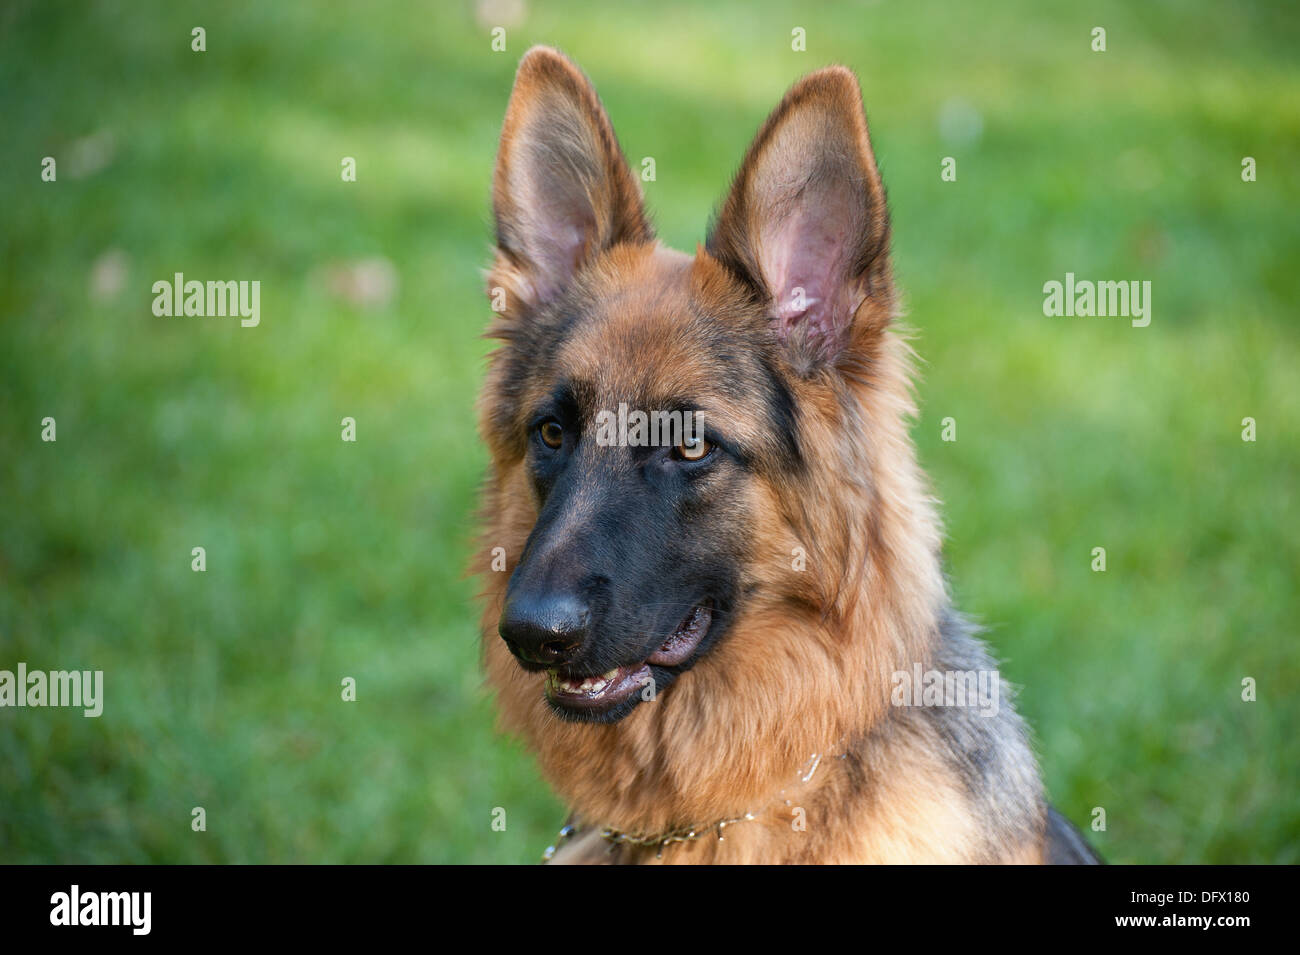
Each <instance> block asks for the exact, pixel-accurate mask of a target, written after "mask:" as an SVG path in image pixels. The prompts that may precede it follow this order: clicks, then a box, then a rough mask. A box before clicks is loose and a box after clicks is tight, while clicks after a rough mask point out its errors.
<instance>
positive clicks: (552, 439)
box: [537, 419, 564, 450]
mask: <svg viewBox="0 0 1300 955" xmlns="http://www.w3.org/2000/svg"><path fill="white" fill-rule="evenodd" d="M537 435H538V437H540V438H541V439H542V444H544V445H546V446H547V447H548V448H551V449H552V450H555V449H558V448H559V447H560V445H562V444H564V429H563V428H561V427H560V423H559V422H558V421H556V420H554V419H551V420H548V421H543V422H542V423H541V424H539V425H538V426H537Z"/></svg>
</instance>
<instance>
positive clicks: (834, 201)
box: [706, 66, 894, 365]
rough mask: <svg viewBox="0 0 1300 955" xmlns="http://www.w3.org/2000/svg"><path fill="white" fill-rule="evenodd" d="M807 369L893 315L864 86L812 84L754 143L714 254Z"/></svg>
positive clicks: (852, 80)
mask: <svg viewBox="0 0 1300 955" xmlns="http://www.w3.org/2000/svg"><path fill="white" fill-rule="evenodd" d="M706 248H707V249H708V251H709V253H710V254H711V255H712V256H713V257H714V258H716V259H718V260H719V261H720V262H721V263H722V264H723V265H725V266H727V267H728V268H729V269H730V270H731V271H732V273H733V274H735V275H736V276H738V277H739V278H740V279H741V280H742V281H743V282H744V283H745V284H746V285H747V286H748V287H749V288H750V289H751V291H752V292H753V293H754V294H755V295H756V296H757V297H758V298H759V299H760V300H762V301H763V302H764V303H765V304H766V305H767V307H768V309H769V315H770V317H771V319H772V322H773V326H774V328H775V329H776V331H777V334H778V336H779V337H780V338H781V339H782V340H783V341H785V342H786V343H787V344H788V345H789V346H790V348H791V349H792V350H793V351H794V352H795V353H796V355H797V356H798V357H799V359H800V364H805V365H811V364H814V363H816V362H819V361H831V362H834V361H835V360H836V359H838V358H839V357H840V356H841V355H842V354H843V353H844V352H845V351H846V349H850V348H851V347H852V346H853V345H855V344H861V345H867V344H868V343H869V342H870V341H873V340H874V339H875V338H876V337H877V336H878V333H879V332H880V330H881V329H883V328H884V327H885V326H886V325H887V324H888V323H889V320H890V317H891V315H892V312H893V307H894V301H893V284H892V281H891V279H890V273H889V252H888V250H889V216H888V212H887V211H886V209H885V190H884V186H883V185H882V183H881V181H880V173H879V172H878V171H877V169H876V161H875V158H874V156H873V155H872V152H871V141H870V139H869V138H868V135H867V122H866V118H865V117H864V116H863V111H862V93H861V91H860V90H859V88H858V81H857V78H856V77H855V76H854V75H853V74H852V73H851V72H850V71H849V70H847V69H845V68H844V67H841V66H833V67H827V68H826V69H822V70H818V71H817V72H815V73H811V74H809V75H808V76H805V77H804V78H803V79H801V80H800V81H799V82H798V83H796V84H795V85H794V86H793V87H792V88H791V89H790V91H789V92H788V93H787V94H786V95H785V98H784V99H783V100H782V101H781V104H780V105H779V106H778V107H777V108H776V109H775V110H774V111H773V112H772V115H771V116H769V117H768V118H767V122H765V123H764V124H763V127H762V129H760V130H759V132H758V135H757V136H756V137H755V138H754V142H753V144H752V145H751V146H750V147H749V152H748V153H746V155H745V160H744V162H743V163H742V164H741V167H740V171H739V172H738V173H737V174H736V179H735V182H734V183H733V184H732V187H731V192H730V194H729V195H728V196H727V199H726V201H725V203H724V204H723V206H722V208H721V210H720V211H719V213H718V217H717V220H716V222H715V224H714V226H713V229H712V231H711V233H710V235H709V239H708V243H707V245H706Z"/></svg>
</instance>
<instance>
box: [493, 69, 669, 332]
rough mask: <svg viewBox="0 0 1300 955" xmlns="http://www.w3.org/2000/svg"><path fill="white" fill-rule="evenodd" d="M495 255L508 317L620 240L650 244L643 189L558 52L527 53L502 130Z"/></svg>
mask: <svg viewBox="0 0 1300 955" xmlns="http://www.w3.org/2000/svg"><path fill="white" fill-rule="evenodd" d="M492 209H493V212H494V214H495V216H496V239H497V256H496V262H495V264H494V266H493V268H492V270H491V272H490V274H489V278H488V283H489V286H490V287H491V286H497V287H500V288H502V289H504V290H505V293H506V296H507V302H506V303H505V305H506V308H505V311H506V312H507V313H513V312H515V311H516V308H515V305H516V303H519V304H522V305H523V306H525V308H527V307H536V306H538V305H542V304H544V303H545V302H548V301H550V300H551V299H553V298H555V297H556V295H558V294H559V292H560V291H561V290H562V289H563V288H564V286H565V285H566V284H567V283H568V281H569V280H570V279H571V278H572V277H573V275H574V274H575V273H576V272H577V271H578V269H579V268H580V267H581V266H582V265H584V264H585V263H587V262H588V261H590V260H591V258H592V257H594V256H595V255H596V254H597V253H599V252H601V251H603V250H605V249H607V248H609V247H610V246H613V245H615V244H617V243H619V242H648V241H650V240H651V239H653V238H654V233H653V231H652V230H651V228H650V225H649V223H648V222H647V221H646V217H645V211H644V208H643V206H642V202H641V188H640V186H639V184H638V183H637V181H636V179H635V177H633V175H632V172H631V170H629V169H628V165H627V160H626V159H625V158H624V157H623V151H622V150H621V149H620V148H619V145H618V140H617V139H616V138H615V136H614V129H613V127H612V126H611V125H610V122H609V117H608V116H606V115H605V109H604V107H602V106H601V104H600V100H599V98H597V96H596V91H595V89H593V88H592V85H591V82H590V81H589V80H588V79H587V78H586V76H584V75H583V74H582V71H581V70H579V69H578V68H577V67H576V66H574V64H573V63H572V62H570V61H569V60H568V59H567V58H566V57H564V56H563V55H562V54H560V53H559V52H557V51H555V50H552V49H550V48H549V47H544V46H535V47H533V48H532V49H531V50H529V51H528V52H527V53H526V54H524V58H523V60H521V61H520V63H519V72H518V73H517V74H516V75H515V86H514V90H513V92H512V93H511V94H510V105H509V106H508V107H507V108H506V118H505V123H504V125H503V126H502V128H501V147H500V150H499V151H498V153H497V165H496V173H495V175H494V177H493V182H492Z"/></svg>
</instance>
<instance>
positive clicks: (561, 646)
mask: <svg viewBox="0 0 1300 955" xmlns="http://www.w3.org/2000/svg"><path fill="white" fill-rule="evenodd" d="M589 617H590V613H589V611H588V609H587V605H586V603H585V602H583V601H582V600H580V599H579V598H577V597H575V596H573V595H571V594H566V593H562V592H561V593H555V592H551V593H538V594H530V593H517V594H513V595H511V597H510V598H509V599H508V600H507V601H506V605H505V608H504V610H502V612H501V623H500V624H499V625H498V627H497V629H498V630H499V631H500V633H501V639H503V640H505V642H506V646H508V647H509V648H510V652H511V653H513V654H514V655H515V656H517V657H520V658H521V659H524V660H527V661H529V662H530V663H541V664H545V665H546V666H555V665H557V664H560V665H562V664H565V663H568V662H569V661H570V660H572V659H573V658H574V657H575V656H576V655H577V653H578V651H579V650H580V649H582V644H583V641H584V640H586V639H587V621H588V618H589Z"/></svg>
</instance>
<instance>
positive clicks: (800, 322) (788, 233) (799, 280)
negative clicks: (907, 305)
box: [758, 183, 865, 353]
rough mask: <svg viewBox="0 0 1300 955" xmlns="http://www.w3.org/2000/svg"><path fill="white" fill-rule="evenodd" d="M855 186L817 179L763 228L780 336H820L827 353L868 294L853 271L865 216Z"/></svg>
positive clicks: (762, 247)
mask: <svg viewBox="0 0 1300 955" xmlns="http://www.w3.org/2000/svg"><path fill="white" fill-rule="evenodd" d="M854 198H855V197H853V195H852V191H851V190H849V189H840V190H835V189H827V188H825V187H824V186H823V187H822V188H817V187H815V186H813V185H812V184H811V183H810V184H806V185H805V187H804V188H803V189H802V190H800V192H799V193H798V195H797V197H796V198H795V199H794V200H793V202H790V203H787V204H783V205H784V206H785V209H784V214H782V213H781V212H770V213H769V214H768V215H766V216H765V219H766V220H767V221H766V222H765V223H764V224H763V226H762V227H761V229H760V233H759V249H758V258H759V261H760V262H761V263H762V269H763V281H764V282H765V283H766V284H767V287H768V290H769V291H770V292H771V293H772V297H773V303H772V309H773V318H774V321H775V327H776V331H777V335H778V336H779V337H780V338H781V339H782V340H785V339H787V338H789V337H790V335H791V334H792V333H793V332H794V331H795V330H796V329H800V330H801V333H802V334H804V335H807V336H808V337H809V338H810V339H812V340H815V341H816V342H817V344H818V346H819V349H820V350H821V351H823V352H824V353H833V352H834V351H836V350H838V348H839V347H840V346H841V345H842V344H843V342H844V339H845V337H846V333H847V331H848V328H849V325H850V323H851V322H852V320H853V315H854V313H855V312H856V311H857V308H858V306H859V305H861V304H862V300H863V298H865V295H864V294H863V293H862V292H861V291H859V288H858V283H857V281H856V276H853V275H851V274H850V269H851V268H852V257H853V250H854V249H857V248H859V247H860V246H861V244H862V240H863V237H862V234H861V232H862V228H863V222H862V216H861V215H859V214H856V213H855V211H854V209H853V208H852V205H853V199H854Z"/></svg>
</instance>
